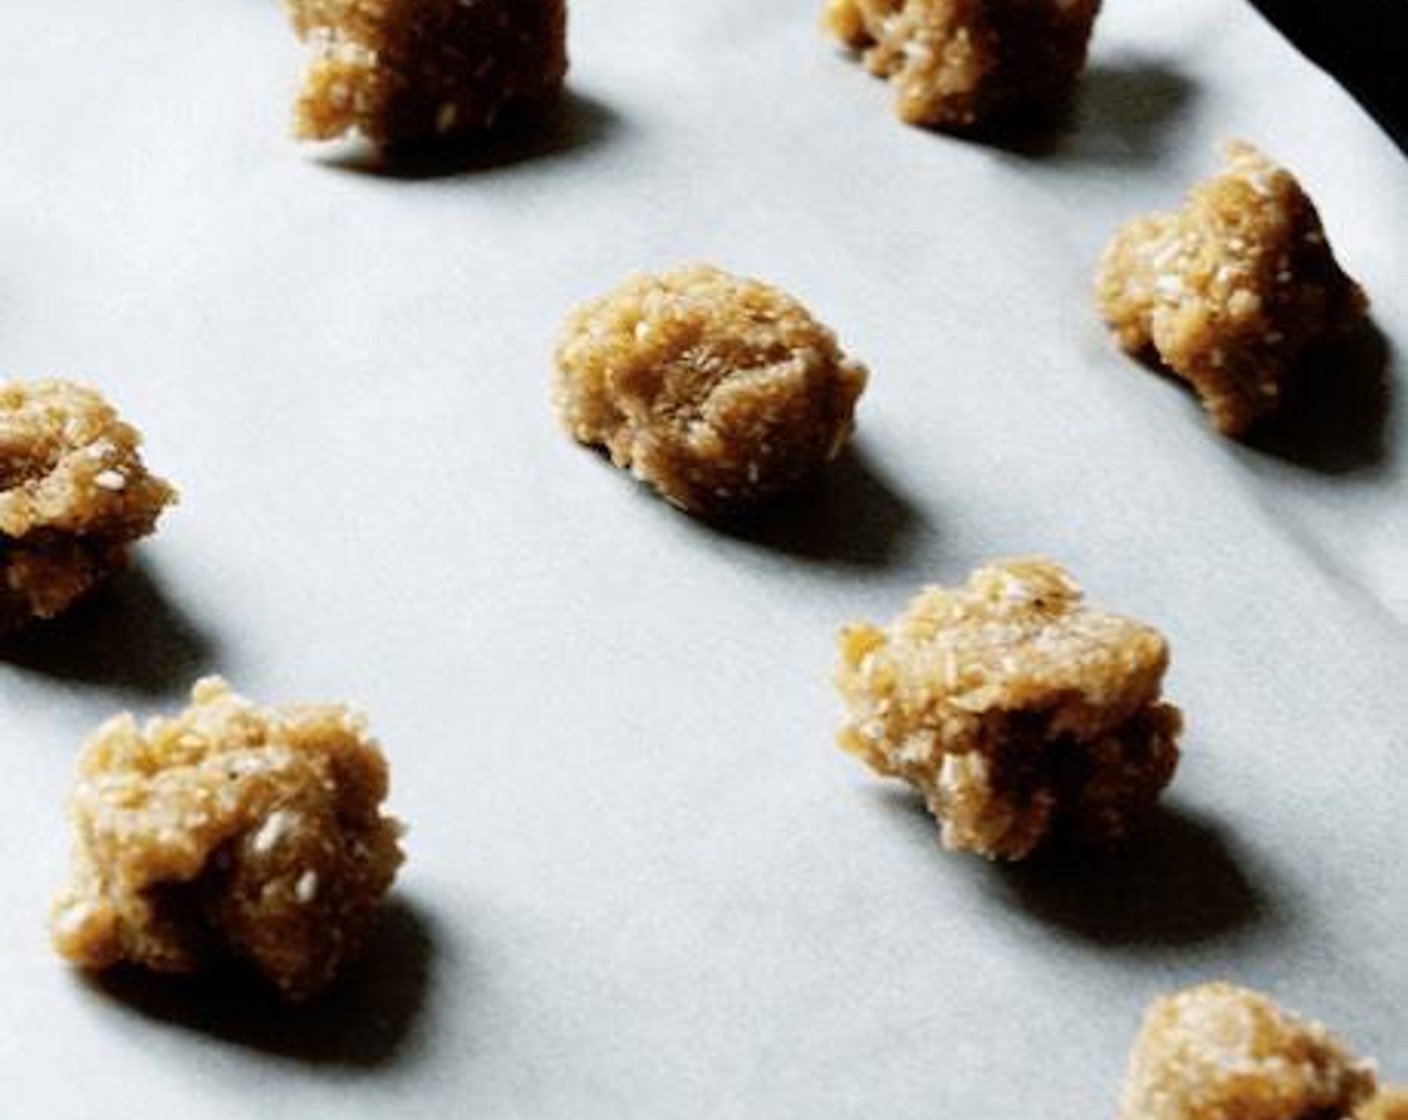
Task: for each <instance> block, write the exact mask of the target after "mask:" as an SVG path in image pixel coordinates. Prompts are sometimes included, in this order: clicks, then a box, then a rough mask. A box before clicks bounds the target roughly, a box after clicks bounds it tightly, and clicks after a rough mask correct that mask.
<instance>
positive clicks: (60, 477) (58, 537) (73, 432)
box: [0, 381, 176, 634]
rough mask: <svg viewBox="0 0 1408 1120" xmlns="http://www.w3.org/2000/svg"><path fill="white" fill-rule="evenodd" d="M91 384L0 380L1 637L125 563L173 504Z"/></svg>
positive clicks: (62, 606) (67, 602) (65, 603)
mask: <svg viewBox="0 0 1408 1120" xmlns="http://www.w3.org/2000/svg"><path fill="white" fill-rule="evenodd" d="M141 443H142V437H141V435H140V434H139V433H138V432H137V429H135V428H133V427H132V426H131V425H130V424H126V423H124V422H123V421H122V420H121V419H120V418H119V417H118V415H117V413H116V412H115V411H114V410H113V408H112V406H111V405H109V404H108V403H107V402H106V401H105V400H103V398H102V397H100V396H99V395H98V394H97V393H96V392H94V391H93V390H92V389H86V388H83V387H82V386H80V385H74V384H72V383H71V382H68V381H32V382H9V383H7V384H4V385H0V634H4V633H7V632H9V631H12V630H15V629H17V628H18V627H20V626H21V625H23V624H24V623H25V622H27V621H29V620H30V619H35V618H40V619H43V618H53V617H54V616H55V615H57V614H59V613H61V612H62V611H64V610H66V609H68V608H69V607H70V606H72V605H73V604H74V603H75V602H76V601H77V600H79V599H80V598H82V597H83V596H84V595H86V594H87V593H88V592H89V591H91V590H92V589H93V588H94V587H96V586H97V585H98V584H100V583H102V582H103V581H104V580H105V579H107V578H108V577H109V576H111V575H112V574H113V573H115V572H117V571H119V570H121V569H122V568H123V567H125V566H126V563H127V550H128V546H129V545H130V544H132V543H133V542H134V541H136V540H138V539H139V538H141V537H144V536H146V535H147V534H148V533H150V532H151V531H152V529H153V527H154V526H155V525H156V521H157V518H158V517H159V516H160V515H161V511H162V510H163V509H164V508H165V507H166V506H167V505H169V504H170V503H171V502H173V501H175V500H176V492H175V490H173V489H172V488H171V486H170V485H169V484H167V483H166V482H164V481H162V480H161V479H159V478H157V477H156V476H154V475H152V474H149V473H148V472H147V468H146V467H145V466H144V465H143V464H142V457H141V454H140V453H139V451H138V448H139V447H140V446H141Z"/></svg>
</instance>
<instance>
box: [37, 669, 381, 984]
mask: <svg viewBox="0 0 1408 1120" xmlns="http://www.w3.org/2000/svg"><path fill="white" fill-rule="evenodd" d="M386 792H387V768H386V762H385V760H384V759H383V757H382V754H381V751H380V750H379V749H378V747H377V745H376V743H375V742H374V741H373V740H372V738H371V737H370V736H369V735H368V733H367V727H366V722H365V720H364V719H363V718H362V717H361V716H359V715H356V714H354V713H352V712H350V711H349V710H348V709H346V708H343V707H340V706H336V705H320V706H311V705H310V706H303V707H291V708H286V709H267V708H259V707H256V706H255V705H253V704H251V703H250V702H249V701H248V700H245V699H243V698H241V697H239V696H236V695H235V694H234V693H233V692H231V691H230V689H229V687H228V686H227V685H226V684H225V682H224V681H222V680H219V679H218V678H209V679H206V680H202V681H201V682H199V683H198V684H197V685H196V686H195V689H194V691H193V693H192V703H191V706H190V707H189V708H188V709H187V710H186V711H184V712H182V713H181V714H180V715H178V716H176V717H175V718H174V719H154V720H152V721H150V722H149V723H148V724H147V725H146V726H145V727H138V725H137V723H136V721H135V720H133V718H132V717H131V716H130V715H120V716H117V717H116V718H114V719H112V720H110V721H109V722H107V723H106V724H104V725H103V726H102V727H100V728H99V729H98V731H97V732H96V733H95V734H94V735H93V737H92V738H91V739H90V740H89V741H88V743H87V745H86V746H85V747H84V750H83V754H82V757H81V758H80V761H79V767H78V781H77V785H76V788H75V790H74V793H73V798H72V801H71V804H70V814H71V816H72V819H73V825H74V832H75V839H76V842H75V847H74V868H73V879H72V883H71V885H70V887H69V888H68V890H67V891H66V892H65V893H64V894H63V895H61V896H60V897H59V899H58V900H57V901H56V903H55V905H54V910H53V914H52V918H51V924H50V929H51V932H52V935H53V940H54V945H55V947H56V948H57V949H58V951H59V953H60V954H62V955H63V956H64V957H66V958H68V959H69V960H71V961H73V962H75V963H76V964H78V965H81V966H82V967H84V968H86V969H93V970H100V969H106V968H109V967H111V966H113V965H116V964H119V963H121V962H129V963H131V964H135V965H139V966H141V967H144V968H149V969H152V970H154V971H157V972H175V973H187V972H195V971H197V970H200V969H204V968H208V967H215V966H218V965H220V964H222V963H224V962H229V961H239V962H244V963H245V964H247V965H250V966H252V967H253V968H254V969H255V970H256V971H257V972H259V973H261V974H262V975H263V976H265V977H266V978H267V979H268V980H269V981H270V982H271V983H272V984H273V985H274V987H275V988H276V989H277V990H278V992H279V993H280V994H281V995H282V996H284V997H285V998H287V999H290V1000H300V999H304V998H306V997H309V996H312V995H314V994H316V993H317V992H318V991H320V990H321V989H323V988H324V987H326V986H327V985H328V984H329V983H330V982H331V981H332V980H333V978H334V976H335V975H336V974H337V972H338V970H339V969H340V968H341V967H342V965H343V964H344V963H346V962H347V961H348V960H349V959H350V958H351V957H352V956H353V955H354V954H355V953H356V952H357V950H358V948H359V946H360V944H361V942H362V939H363V935H364V933H365V932H366V930H367V927H368V925H369V922H370V919H371V917H372V913H373V909H374V908H375V906H376V905H377V903H378V902H379V901H380V900H381V897H382V896H383V895H384V894H385V893H386V891H387V890H388V888H389V887H390V886H391V881H392V879H393V878H394V876H395V874H396V868H397V867H398V865H399V864H400V862H401V858H402V857H401V849H400V846H399V843H398V837H399V836H400V833H401V828H400V826H399V825H398V824H397V822H396V821H395V820H393V819H392V818H390V817H388V816H385V815H383V814H382V812H381V803H382V801H383V800H384V799H385V797H386Z"/></svg>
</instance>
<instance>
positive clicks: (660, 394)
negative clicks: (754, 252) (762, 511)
mask: <svg viewBox="0 0 1408 1120" xmlns="http://www.w3.org/2000/svg"><path fill="white" fill-rule="evenodd" d="M556 358H557V377H556V380H555V383H554V390H553V399H554V404H555V406H556V409H557V414H558V417H559V419H560V420H561V422H562V425H563V427H564V428H566V429H567V431H568V432H569V433H570V434H571V435H572V436H573V437H574V438H576V439H577V440H579V441H581V442H582V443H586V444H592V445H596V446H601V447H604V448H605V449H606V450H607V451H608V452H609V453H610V455H611V459H612V461H613V462H614V463H615V464H616V465H617V466H618V467H623V468H626V467H628V468H630V470H631V471H632V472H634V474H635V475H636V477H638V478H640V479H641V480H642V481H645V482H648V483H649V484H650V485H652V486H653V487H655V489H656V490H657V491H659V492H660V494H661V495H662V496H663V497H664V498H665V499H666V500H668V501H669V502H671V503H673V504H674V505H677V506H679V507H681V508H683V509H686V510H689V511H691V512H693V513H698V514H704V515H716V514H724V513H728V512H730V511H732V510H736V509H739V508H742V507H747V506H749V505H752V504H755V503H757V502H759V501H761V500H764V499H766V498H770V497H772V496H774V495H776V494H778V493H781V492H783V491H785V490H789V489H791V488H793V487H795V486H797V485H798V484H799V483H801V482H802V481H804V480H805V479H806V478H807V477H808V476H809V475H811V474H812V473H813V472H814V471H816V470H817V469H818V468H819V467H821V466H822V465H823V464H825V463H827V462H829V461H830V460H832V459H834V458H835V457H836V456H837V455H838V454H839V453H840V451H841V448H842V446H843V445H844V444H845V442H846V438H847V437H848V436H849V435H850V433H851V429H852V426H853V420H854V415H855V405H856V400H857V399H858V398H859V396H860V394H861V392H862V390H863V389H864V388H865V382H866V371H865V368H864V367H863V366H862V365H860V363H858V362H855V361H853V360H851V359H850V358H848V357H846V355H845V354H843V353H842V352H841V349H840V347H839V346H838V345H837V342H836V336H835V335H834V334H832V332H831V331H830V330H828V329H827V328H826V327H824V326H822V325H821V324H820V323H818V322H817V321H816V320H815V319H813V318H812V316H811V315H810V314H809V313H808V312H807V310H806V309H805V308H804V307H803V306H802V305H801V304H800V303H798V302H797V301H796V300H795V299H793V298H792V297H791V296H789V295H787V294H785V293H783V292H781V291H779V290H777V289H776V288H773V287H770V286H769V285H767V284H763V283H761V282H759V281H756V280H747V279H741V278H739V277H735V276H731V275H729V274H728V273H726V272H722V271H720V270H719V269H716V268H712V267H710V266H707V265H691V266H687V267H684V268H679V269H675V270H673V271H670V272H665V273H662V274H660V275H656V276H637V277H633V278H632V279H630V280H627V281H626V282H625V283H624V284H622V285H621V286H620V287H618V288H616V289H615V290H614V291H612V292H610V293H609V294H607V295H606V296H603V297H602V298H600V299H597V300H594V301H592V302H590V303H587V304H585V305H584V306H582V307H580V308H578V309H577V310H576V311H574V312H573V313H572V314H571V316H570V317H569V318H568V320H567V323H566V326H565V327H564V328H563V331H562V336H561V340H560V342H559V344H558V347H557V355H556Z"/></svg>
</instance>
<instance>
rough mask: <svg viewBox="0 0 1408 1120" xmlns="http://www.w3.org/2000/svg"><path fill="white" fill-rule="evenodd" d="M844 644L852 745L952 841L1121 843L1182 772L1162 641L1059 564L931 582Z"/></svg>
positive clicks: (847, 735) (852, 631)
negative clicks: (913, 795)
mask: <svg viewBox="0 0 1408 1120" xmlns="http://www.w3.org/2000/svg"><path fill="white" fill-rule="evenodd" d="M840 650H841V668H840V672H839V674H838V677H837V683H838V685H839V687H840V690H841V695H842V696H843V697H844V699H845V702H846V706H847V708H848V711H849V719H848V720H847V722H846V724H845V726H844V728H843V729H842V731H841V735H840V742H841V746H842V747H843V748H845V749H846V750H847V751H850V752H851V753H852V754H855V755H858V756H859V757H860V758H861V759H862V760H863V761H864V762H866V763H867V764H868V765H869V766H870V767H871V768H872V769H873V770H875V771H877V772H878V773H880V774H883V775H886V776H887V777H896V778H903V779H904V780H906V781H908V782H910V783H911V784H912V785H913V786H915V788H916V789H918V790H919V792H920V793H921V794H923V795H924V799H925V800H926V801H927V802H928V805H929V809H930V811H932V812H933V814H934V816H935V817H937V818H938V820H939V822H940V824H941V825H942V826H943V842H944V845H945V847H948V848H952V849H957V850H962V851H970V852H976V853H978V854H979V855H982V856H986V857H987V858H989V859H1011V860H1015V859H1022V858H1024V857H1026V856H1027V855H1029V854H1031V852H1032V851H1034V850H1035V849H1036V848H1037V847H1039V846H1040V845H1041V844H1042V843H1043V842H1045V841H1047V840H1048V839H1050V838H1053V837H1055V836H1057V835H1060V834H1063V833H1064V834H1066V835H1069V836H1071V837H1073V838H1075V839H1077V840H1080V841H1084V842H1091V843H1107V842H1110V841H1114V840H1117V839H1119V838H1120V837H1122V836H1123V835H1124V833H1125V832H1126V831H1127V830H1128V829H1129V827H1130V826H1131V824H1132V823H1133V822H1134V821H1135V820H1137V819H1138V818H1139V817H1140V815H1141V814H1143V813H1145V812H1146V811H1147V810H1148V809H1149V807H1150V806H1151V805H1152V804H1153V802H1154V800H1155V798H1157V797H1158V795H1159V793H1160V791H1161V790H1162V789H1163V788H1164V787H1165V786H1166V785H1168V783H1169V782H1170V781H1171V780H1172V778H1173V773H1174V770H1175V768H1176V767H1177V765H1178V747H1177V745H1176V742H1175V740H1176V737H1177V735H1178V732H1179V730H1180V727H1181V723H1182V720H1181V717H1180V715H1179V712H1178V709H1177V708H1174V707H1172V706H1171V705H1169V704H1165V703H1162V702H1161V701H1160V698H1159V693H1160V687H1161V683H1162V681H1163V676H1164V670H1165V669H1166V668H1167V666H1168V647H1167V646H1166V644H1165V642H1164V639H1163V638H1162V637H1161V636H1160V635H1159V634H1158V632H1157V631H1155V630H1153V629H1151V628H1150V627H1148V626H1145V625H1143V624H1142V623H1138V622H1134V621H1131V620H1129V619H1126V618H1121V617H1119V616H1117V615H1112V614H1106V613H1104V612H1102V611H1098V610H1095V609H1094V608H1092V607H1089V606H1086V605H1085V603H1084V602H1083V601H1082V595H1081V590H1080V588H1079V587H1077V586H1076V584H1075V582H1074V581H1073V580H1072V579H1071V577H1070V576H1069V575H1067V574H1066V572H1065V571H1063V570H1062V569H1061V568H1060V567H1059V566H1057V565H1056V564H1053V563H1052V562H1051V561H1049V560H1043V559H1024V560H1005V561H999V562H997V563H994V564H991V565H989V566H987V567H984V568H980V569H978V571H976V572H975V573H973V575H972V576H971V577H970V578H969V580H968V582H967V584H966V585H965V586H963V587H960V588H957V589H952V590H950V589H946V588H942V587H931V588H928V589H926V590H925V591H924V592H923V593H922V594H921V595H920V596H919V597H918V598H917V599H915V600H914V602H912V603H911V604H910V606H909V609H908V610H906V611H905V612H904V613H903V614H901V615H900V616H899V618H897V619H895V620H894V621H893V622H892V623H890V625H889V626H887V627H884V628H881V627H878V626H871V625H869V624H865V623H862V624H857V625H854V626H850V627H847V628H846V629H845V630H843V631H842V633H841V639H840Z"/></svg>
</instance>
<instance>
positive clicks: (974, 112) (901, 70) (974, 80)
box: [823, 0, 1100, 132]
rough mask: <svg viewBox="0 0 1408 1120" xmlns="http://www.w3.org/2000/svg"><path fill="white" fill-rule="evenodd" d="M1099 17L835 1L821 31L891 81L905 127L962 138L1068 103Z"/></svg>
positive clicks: (1082, 4) (1038, 4)
mask: <svg viewBox="0 0 1408 1120" xmlns="http://www.w3.org/2000/svg"><path fill="white" fill-rule="evenodd" d="M1099 10H1100V0H1003V2H1002V3H996V4H995V3H992V2H991V0H829V2H828V4H827V7H826V12H825V15H824V16H823V23H824V25H825V27H826V28H827V30H829V31H830V32H831V33H832V34H834V35H835V36H836V37H837V38H838V39H840V40H841V41H842V42H843V43H845V44H846V45H847V46H848V47H850V48H851V49H852V50H855V51H860V52H862V54H861V58H862V61H863V62H864V63H865V66H866V68H867V69H868V70H869V71H870V72H871V73H872V74H876V75H878V76H880V77H882V78H889V79H890V82H891V84H893V85H894V87H895V90H896V93H897V95H898V100H897V103H896V112H897V113H898V114H899V117H900V119H901V120H903V121H905V122H907V123H908V124H914V125H921V126H925V127H929V128H940V129H946V130H949V131H955V132H965V131H973V130H981V129H984V128H987V127H991V126H994V125H1001V124H1003V123H1006V122H1009V121H1010V120H1012V119H1015V118H1019V117H1022V116H1039V115H1042V114H1046V113H1049V112H1050V110H1051V109H1052V108H1053V107H1054V106H1059V105H1060V104H1062V103H1063V102H1064V101H1065V100H1066V98H1067V97H1068V96H1069V95H1070V92H1071V90H1072V89H1073V87H1074V86H1075V83H1076V80H1077V78H1078V77H1079V76H1080V72H1081V70H1082V69H1084V67H1085V55H1086V49H1087V47H1088V46H1089V43H1090V33H1091V29H1092V28H1093V27H1094V24H1095V17H1096V15H1097V14H1098V13H1099Z"/></svg>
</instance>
